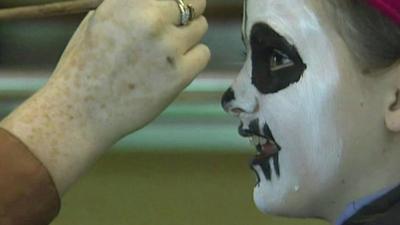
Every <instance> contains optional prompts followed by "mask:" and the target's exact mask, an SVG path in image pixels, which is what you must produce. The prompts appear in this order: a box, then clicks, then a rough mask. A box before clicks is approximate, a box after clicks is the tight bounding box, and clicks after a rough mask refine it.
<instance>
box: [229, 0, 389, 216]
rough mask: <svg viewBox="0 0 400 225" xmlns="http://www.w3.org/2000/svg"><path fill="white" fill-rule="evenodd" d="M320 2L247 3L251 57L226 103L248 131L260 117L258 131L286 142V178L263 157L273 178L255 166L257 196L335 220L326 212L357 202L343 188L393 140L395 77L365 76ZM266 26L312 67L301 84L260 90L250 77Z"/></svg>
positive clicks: (285, 210)
mask: <svg viewBox="0 0 400 225" xmlns="http://www.w3.org/2000/svg"><path fill="white" fill-rule="evenodd" d="M321 2H322V1H319V0H248V1H247V3H246V7H245V8H246V13H245V15H244V21H243V22H244V24H243V33H244V35H243V36H244V39H245V45H246V49H247V53H248V57H247V60H246V62H245V65H244V66H243V68H242V70H241V72H240V74H239V76H238V77H237V79H236V80H235V82H234V83H233V85H232V87H231V90H232V92H233V93H232V92H231V93H230V94H226V96H225V97H224V99H223V105H224V108H225V110H226V111H229V112H230V113H232V114H234V115H235V116H237V117H238V118H239V119H240V120H241V122H242V123H243V129H245V130H246V129H248V128H249V124H250V123H251V122H252V121H253V123H254V121H256V120H258V125H259V127H261V128H260V129H262V126H263V125H264V124H265V123H266V124H268V125H269V128H270V130H271V132H272V135H273V137H274V139H275V141H276V142H277V144H279V146H280V147H281V150H280V151H279V153H278V156H279V169H280V171H279V172H280V176H279V173H278V171H277V169H278V168H277V166H276V165H274V162H273V159H272V158H273V157H270V158H269V159H264V160H266V161H269V164H270V165H269V168H270V170H271V177H270V178H269V179H267V178H268V176H266V174H265V171H263V170H262V167H261V166H260V165H255V166H254V169H255V170H256V172H257V174H258V176H259V178H260V182H259V184H258V185H256V187H255V188H254V200H255V203H256V205H257V207H258V208H259V209H260V210H261V211H263V212H266V213H273V214H278V215H286V216H295V217H303V216H308V217H310V216H315V217H329V215H327V214H329V213H327V211H330V210H332V209H334V208H339V209H340V208H341V207H343V206H344V205H343V204H345V203H347V202H346V201H349V200H350V199H351V197H350V196H352V194H349V196H346V194H345V191H344V190H346V188H347V187H348V186H347V185H348V183H350V182H351V181H352V179H357V178H358V177H359V175H360V174H362V173H365V171H367V170H368V169H366V170H365V166H366V165H368V162H370V161H371V157H373V156H374V154H375V152H377V151H378V150H379V151H380V150H382V148H384V147H385V145H386V144H385V143H386V142H387V140H386V139H385V138H386V135H387V134H386V133H385V128H384V123H383V113H382V109H383V103H384V102H385V95H386V94H387V93H385V92H384V91H382V90H387V88H383V86H385V87H387V86H388V82H390V81H389V80H390V79H386V78H387V77H386V78H385V76H379V77H368V76H365V75H363V74H362V72H361V69H360V68H359V67H358V64H357V63H356V62H355V59H354V58H353V56H352V55H351V54H350V51H349V49H348V48H347V47H346V45H345V43H344V42H343V41H342V39H341V38H340V37H339V35H338V34H337V32H336V31H335V30H334V28H333V26H332V25H331V22H332V21H330V19H329V18H328V16H327V14H328V12H326V11H325V12H324V10H325V8H324V7H322V5H321V4H323V3H321ZM260 23H263V24H266V25H268V26H269V27H271V28H272V29H273V30H274V31H275V32H277V33H278V34H279V35H281V36H282V37H284V39H286V41H287V42H288V43H289V44H290V45H293V46H294V47H295V48H296V49H297V51H298V54H299V56H300V57H301V59H302V61H303V63H304V64H306V65H307V69H305V71H304V73H303V74H302V76H301V78H300V79H299V80H298V81H296V82H292V83H291V84H290V85H288V86H287V87H284V88H282V89H279V90H278V91H275V92H273V93H262V91H260V90H259V89H260V87H258V86H257V84H256V83H254V79H253V78H252V76H255V75H254V67H255V66H257V62H256V63H255V60H256V59H257V57H258V56H255V51H258V52H259V51H260V49H255V48H256V47H255V45H252V44H251V40H252V38H254V39H257V37H252V33H253V34H254V32H252V29H254V27H255V24H260ZM284 53H285V52H284ZM258 54H260V53H258ZM265 54H267V53H265ZM285 54H287V53H285ZM259 61H260V60H259ZM261 61H262V60H261ZM289 62H290V61H289ZM268 69H272V70H273V69H274V68H266V69H265V71H267V70H268ZM278 69H279V68H278ZM261 70H262V69H261ZM262 75H263V74H258V75H257V76H262ZM272 76H274V75H272ZM252 79H253V80H252ZM277 79H281V78H277ZM282 79H285V78H284V77H283V78H282ZM258 85H259V86H260V84H258ZM250 126H251V125H250ZM259 132H261V133H262V131H259ZM253 134H254V132H253ZM363 152H364V153H363ZM364 154H365V157H364ZM275 155H276V154H275ZM360 155H361V156H360ZM373 165H374V164H371V166H373ZM363 170H364V171H363ZM338 196H340V197H338ZM342 196H343V197H342ZM342 198H343V199H342Z"/></svg>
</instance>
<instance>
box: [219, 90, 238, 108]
mask: <svg viewBox="0 0 400 225" xmlns="http://www.w3.org/2000/svg"><path fill="white" fill-rule="evenodd" d="M233 100H235V92H233V90H232V88H229V89H228V90H226V91H225V93H224V95H222V99H221V106H222V108H223V109H224V110H225V112H229V111H230V107H231V106H230V105H231V104H229V103H230V102H232V101H233Z"/></svg>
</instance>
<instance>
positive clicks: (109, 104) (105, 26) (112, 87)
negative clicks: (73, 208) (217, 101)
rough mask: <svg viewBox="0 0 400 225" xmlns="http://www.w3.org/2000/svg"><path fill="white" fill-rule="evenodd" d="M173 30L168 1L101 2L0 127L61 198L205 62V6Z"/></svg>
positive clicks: (197, 4)
mask: <svg viewBox="0 0 400 225" xmlns="http://www.w3.org/2000/svg"><path fill="white" fill-rule="evenodd" d="M186 2H187V3H188V4H191V5H192V6H193V7H194V9H195V12H196V15H195V18H194V20H193V21H192V22H190V24H188V25H186V26H179V21H180V18H179V15H180V14H179V9H178V6H177V3H176V2H175V1H173V0H150V1H142V0H105V1H104V2H103V3H102V4H101V5H100V6H99V8H98V9H96V10H95V11H92V12H90V13H89V14H88V15H87V16H86V18H85V19H84V20H83V22H82V23H81V25H80V26H79V28H78V30H77V31H76V33H75V34H74V36H73V38H72V39H71V41H70V43H69V45H68V47H67V49H66V50H65V52H64V54H63V56H62V58H61V59H60V62H59V64H58V66H57V68H56V70H55V71H54V73H53V75H52V76H51V78H50V79H49V81H48V83H47V84H46V85H45V86H44V87H43V88H42V89H41V90H39V91H38V92H37V93H36V94H35V95H34V96H32V97H31V98H29V99H28V100H27V101H26V102H24V103H23V104H22V105H21V106H20V107H19V108H18V109H17V110H15V111H14V112H13V113H11V115H9V116H8V117H7V118H6V119H4V120H3V121H1V123H0V126H1V127H2V128H4V129H6V130H8V131H9V132H11V133H12V134H14V135H16V136H17V137H18V138H20V139H21V140H22V141H23V142H24V143H25V144H26V145H27V146H28V147H29V149H30V150H31V151H32V152H33V153H34V155H35V156H36V157H37V158H38V159H39V160H40V161H41V162H42V163H43V164H44V166H45V167H46V168H47V169H48V170H49V172H50V174H51V176H52V178H53V180H54V182H55V185H56V187H57V190H58V192H59V194H60V195H63V194H64V193H65V192H66V190H67V189H68V188H69V187H70V186H71V185H72V184H73V183H74V182H75V181H76V180H77V179H78V178H79V176H80V175H81V174H82V173H84V172H85V171H86V170H87V169H88V167H89V166H90V165H91V164H92V163H93V162H94V161H95V160H96V158H98V157H99V156H100V155H102V154H103V153H104V152H105V151H106V150H107V149H109V148H110V147H111V146H112V145H113V144H114V143H115V142H116V141H118V140H119V139H121V138H122V137H123V136H125V135H126V134H128V133H131V132H134V131H136V130H138V129H140V128H142V127H143V126H145V125H146V124H148V123H149V122H151V121H152V120H153V119H154V118H156V117H157V116H158V115H159V114H160V113H161V112H162V111H163V110H164V109H165V108H166V107H167V106H168V105H169V104H170V103H171V102H172V101H173V100H174V98H175V97H176V96H177V95H178V94H179V93H180V92H181V91H182V90H183V89H184V88H185V87H186V86H187V85H188V84H189V83H190V82H191V81H192V80H193V79H194V78H195V77H196V75H197V74H198V73H199V72H200V71H201V70H202V69H204V67H205V66H206V65H207V63H208V61H209V59H210V51H209V49H208V47H207V46H205V45H203V44H199V42H200V41H201V39H202V37H203V36H204V34H205V33H206V31H207V28H208V25H207V21H206V19H205V18H204V17H203V16H202V14H203V12H204V10H205V7H206V1H205V0H188V1H186Z"/></svg>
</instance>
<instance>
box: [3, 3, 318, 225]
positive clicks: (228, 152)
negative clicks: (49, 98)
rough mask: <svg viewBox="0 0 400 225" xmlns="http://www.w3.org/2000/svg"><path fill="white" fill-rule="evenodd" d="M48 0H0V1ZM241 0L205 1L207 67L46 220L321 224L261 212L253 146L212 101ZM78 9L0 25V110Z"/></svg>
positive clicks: (234, 54)
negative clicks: (254, 196) (252, 168)
mask: <svg viewBox="0 0 400 225" xmlns="http://www.w3.org/2000/svg"><path fill="white" fill-rule="evenodd" d="M48 2H53V0H0V8H7V7H14V6H21V5H31V4H39V3H48ZM241 4H242V1H241V0H212V1H208V9H207V12H206V16H207V18H208V20H209V24H210V30H209V33H208V34H207V36H206V37H205V38H204V42H205V43H206V44H207V45H208V46H209V47H210V48H211V50H212V52H213V58H212V61H211V63H210V65H209V66H208V68H207V69H206V70H205V71H204V72H203V73H202V74H201V75H200V76H199V78H198V79H196V81H195V82H194V83H193V84H191V85H190V86H189V87H188V88H187V89H186V90H185V91H184V92H183V93H182V94H181V96H180V97H179V98H178V99H177V100H176V101H175V102H174V103H173V104H172V105H171V106H170V107H169V108H168V109H167V110H166V111H165V112H164V113H163V114H162V115H161V116H160V117H159V118H158V119H157V120H156V121H155V122H153V123H152V124H151V125H149V126H147V127H146V128H144V129H143V130H141V131H139V132H136V133H134V134H132V135H129V136H128V137H126V138H125V139H123V140H122V141H120V142H119V143H118V144H116V145H115V146H114V147H113V149H112V151H110V152H109V153H108V154H107V155H106V156H104V157H103V158H102V159H100V161H99V162H98V163H97V164H96V165H95V166H94V168H93V169H92V170H91V171H90V172H89V173H88V174H87V175H86V176H85V177H84V178H83V179H81V180H80V181H79V182H78V183H77V185H76V186H74V187H73V188H72V189H71V191H70V192H69V193H67V195H66V196H65V197H64V199H63V208H62V211H61V213H60V216H59V217H58V218H57V219H56V220H55V221H54V222H53V223H52V225H67V224H86V225H89V224H96V225H103V224H116V225H125V224H126V225H128V224H146V225H161V224H163V225H169V224H170V225H189V224H190V225H224V224H226V225H228V224H229V225H261V224H270V225H284V224H286V225H295V224H296V225H300V224H307V225H321V224H325V223H322V222H320V221H315V220H313V221H312V220H290V219H283V218H276V217H271V216H266V215H261V213H259V212H258V210H257V209H256V207H255V206H254V204H253V200H252V189H253V185H254V184H255V177H254V175H253V174H252V172H251V171H250V170H249V166H248V161H249V160H250V158H251V157H252V154H253V153H254V150H253V149H252V148H251V147H250V146H249V144H248V143H247V141H246V140H244V139H242V138H240V137H239V135H238V134H237V127H238V121H237V120H236V119H234V118H231V117H229V116H228V115H226V114H225V113H224V112H223V111H222V109H221V108H220V106H219V101H220V97H221V95H222V94H223V92H224V91H225V90H226V89H227V88H228V87H229V85H230V83H231V82H232V81H233V79H234V78H235V77H236V75H237V73H238V72H239V70H240V67H241V64H242V63H243V61H244V57H243V55H242V52H243V50H244V49H243V48H244V47H243V45H242V43H241V36H240V22H241V21H240V20H241V14H242V5H241ZM83 16H84V15H83V14H79V15H71V16H62V17H53V18H47V19H34V20H29V21H12V22H2V23H0V118H3V117H4V116H6V115H7V114H8V113H10V112H11V111H12V110H13V109H14V108H15V107H17V106H18V105H19V104H21V102H23V101H24V100H25V99H26V98H28V97H29V96H30V95H32V94H33V93H34V92H35V91H36V90H38V89H39V88H40V87H41V86H43V85H44V84H45V82H46V80H47V79H48V77H49V76H50V75H51V73H52V70H53V69H54V67H55V65H56V63H57V61H58V59H59V57H60V55H61V54H62V51H63V49H64V48H65V46H66V44H67V43H68V40H69V38H70V37H71V35H72V34H73V32H74V30H75V29H76V28H77V26H78V25H79V23H80V21H81V20H82V18H83Z"/></svg>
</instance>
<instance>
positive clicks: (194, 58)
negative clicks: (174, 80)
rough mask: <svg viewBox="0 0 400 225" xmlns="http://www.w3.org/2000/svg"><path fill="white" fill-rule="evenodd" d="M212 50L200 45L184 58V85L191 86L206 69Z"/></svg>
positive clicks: (182, 69) (182, 67)
mask: <svg viewBox="0 0 400 225" xmlns="http://www.w3.org/2000/svg"><path fill="white" fill-rule="evenodd" d="M210 57H211V52H210V49H209V48H208V47H207V46H206V45H204V44H199V45H197V46H196V47H194V48H193V49H192V50H190V51H189V52H188V53H186V55H184V56H183V58H182V66H181V68H180V69H181V72H182V74H183V75H184V76H185V77H184V85H188V84H190V82H192V81H193V80H194V78H195V77H196V76H197V75H198V74H199V73H200V72H201V71H202V70H204V68H206V66H207V64H208V62H209V61H210Z"/></svg>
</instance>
